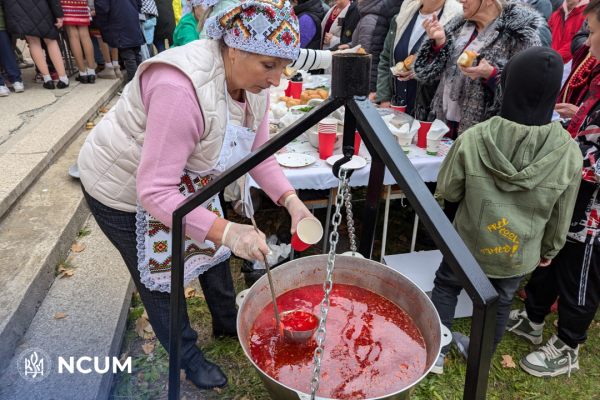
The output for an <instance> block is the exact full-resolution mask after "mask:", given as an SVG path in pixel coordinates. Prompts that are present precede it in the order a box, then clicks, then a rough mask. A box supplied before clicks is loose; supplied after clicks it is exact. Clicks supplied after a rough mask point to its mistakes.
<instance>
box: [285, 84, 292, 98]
mask: <svg viewBox="0 0 600 400" xmlns="http://www.w3.org/2000/svg"><path fill="white" fill-rule="evenodd" d="M291 95H292V82H288V87H287V88H286V89H285V97H290V96H291Z"/></svg>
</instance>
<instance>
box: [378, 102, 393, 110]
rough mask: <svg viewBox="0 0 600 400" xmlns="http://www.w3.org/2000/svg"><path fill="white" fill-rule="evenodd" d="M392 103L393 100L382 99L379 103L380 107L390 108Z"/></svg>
mask: <svg viewBox="0 0 600 400" xmlns="http://www.w3.org/2000/svg"><path fill="white" fill-rule="evenodd" d="M391 105H392V102H391V101H382V102H381V103H379V108H390V106H391Z"/></svg>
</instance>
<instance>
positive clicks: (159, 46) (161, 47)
mask: <svg viewBox="0 0 600 400" xmlns="http://www.w3.org/2000/svg"><path fill="white" fill-rule="evenodd" d="M154 45H155V46H156V50H158V52H159V53H162V52H163V51H165V50H166V49H167V47H166V46H165V40H164V39H163V40H158V39H154Z"/></svg>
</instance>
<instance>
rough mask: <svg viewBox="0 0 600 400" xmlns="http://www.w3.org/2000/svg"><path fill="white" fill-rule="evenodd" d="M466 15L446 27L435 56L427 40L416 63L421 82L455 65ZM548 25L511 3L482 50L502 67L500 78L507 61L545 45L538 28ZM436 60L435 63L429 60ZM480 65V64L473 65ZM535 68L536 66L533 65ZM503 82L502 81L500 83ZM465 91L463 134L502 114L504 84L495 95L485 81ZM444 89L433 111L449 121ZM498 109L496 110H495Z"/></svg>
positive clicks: (522, 6) (525, 7)
mask: <svg viewBox="0 0 600 400" xmlns="http://www.w3.org/2000/svg"><path fill="white" fill-rule="evenodd" d="M466 21H467V20H466V19H464V18H463V17H462V16H460V17H456V18H454V19H453V20H452V21H450V22H449V23H448V24H447V25H446V26H445V31H446V43H445V44H444V46H443V47H442V49H441V50H440V51H439V53H438V54H437V56H434V50H433V46H432V42H431V40H430V39H429V38H428V39H427V40H424V41H423V45H422V46H421V48H420V49H419V51H418V52H417V60H416V62H415V67H414V70H415V73H416V74H417V78H418V79H419V80H421V81H433V80H437V79H440V78H441V76H442V73H443V72H444V70H445V69H446V64H447V63H449V62H451V61H450V58H451V55H452V53H453V52H454V42H455V39H456V36H457V35H459V34H460V30H461V28H462V27H463V25H464V24H465V23H466ZM543 22H544V19H543V17H542V16H541V15H540V14H539V13H538V12H537V11H536V10H535V9H534V8H533V7H531V6H530V5H529V4H526V3H509V5H507V6H506V7H505V8H504V10H503V11H502V14H500V16H499V17H498V23H497V24H496V32H495V33H494V34H493V35H492V36H490V38H489V39H488V40H487V42H486V43H485V45H484V47H483V48H482V50H481V51H480V54H482V55H484V58H485V60H486V61H487V62H488V63H489V64H490V65H491V66H493V67H496V68H498V79H500V76H501V74H502V68H503V67H504V65H505V64H506V62H507V61H508V60H509V59H510V58H511V57H513V56H514V55H515V54H517V53H518V52H519V51H521V50H524V49H527V48H529V47H533V46H541V44H542V43H541V41H540V37H539V34H538V27H539V26H540V25H541V24H542V23H543ZM431 58H433V60H432V61H429V60H430V59H431ZM476 65H477V61H475V62H474V63H473V66H476ZM532 67H533V66H532ZM497 82H499V81H497ZM464 90H465V91H466V95H465V96H464V98H465V99H466V100H465V101H464V104H461V106H460V111H461V121H460V127H459V134H460V133H462V132H464V131H466V130H467V129H469V128H470V127H472V126H473V125H476V124H478V123H480V122H483V121H485V120H486V119H489V118H491V117H492V116H494V115H497V113H498V111H499V106H498V105H499V104H500V101H501V96H502V95H501V93H500V85H499V84H498V85H496V93H493V92H492V91H491V89H490V88H489V86H488V85H486V84H484V83H483V82H482V80H481V79H476V80H468V83H467V85H465V87H464ZM443 91H444V87H443V86H442V84H440V85H439V87H438V89H437V91H436V94H435V96H434V98H433V101H432V106H431V108H432V109H433V110H434V111H435V112H436V114H437V117H438V118H439V119H441V120H443V121H446V115H444V113H443V111H442V97H443ZM492 106H494V107H492Z"/></svg>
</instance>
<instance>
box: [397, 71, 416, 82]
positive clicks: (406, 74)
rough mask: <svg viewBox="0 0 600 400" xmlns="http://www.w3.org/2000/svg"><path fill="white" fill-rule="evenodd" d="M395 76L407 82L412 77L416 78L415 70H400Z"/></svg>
mask: <svg viewBox="0 0 600 400" xmlns="http://www.w3.org/2000/svg"><path fill="white" fill-rule="evenodd" d="M394 76H395V77H396V78H398V80H399V81H402V82H406V81H409V80H411V79H415V72H414V71H406V72H398V73H396V74H395V75H394Z"/></svg>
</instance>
